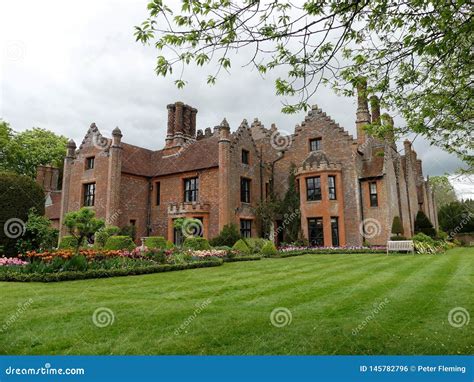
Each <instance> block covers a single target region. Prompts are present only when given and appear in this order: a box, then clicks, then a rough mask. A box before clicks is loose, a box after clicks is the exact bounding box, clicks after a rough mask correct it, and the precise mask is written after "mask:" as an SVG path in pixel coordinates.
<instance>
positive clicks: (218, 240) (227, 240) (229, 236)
mask: <svg viewBox="0 0 474 382" xmlns="http://www.w3.org/2000/svg"><path fill="white" fill-rule="evenodd" d="M239 239H240V232H239V230H238V228H237V226H236V225H235V224H226V225H225V226H224V227H222V231H221V232H220V233H219V235H218V236H216V237H214V238H212V239H211V240H209V244H210V245H211V246H213V247H222V246H228V247H232V246H233V245H234V244H235V243H236V242H237V241H238V240H239Z"/></svg>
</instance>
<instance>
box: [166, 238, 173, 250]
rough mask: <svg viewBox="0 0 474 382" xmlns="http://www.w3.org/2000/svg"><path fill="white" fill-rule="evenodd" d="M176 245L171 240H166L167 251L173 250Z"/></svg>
mask: <svg viewBox="0 0 474 382" xmlns="http://www.w3.org/2000/svg"><path fill="white" fill-rule="evenodd" d="M173 248H174V244H173V242H172V241H171V240H166V249H173Z"/></svg>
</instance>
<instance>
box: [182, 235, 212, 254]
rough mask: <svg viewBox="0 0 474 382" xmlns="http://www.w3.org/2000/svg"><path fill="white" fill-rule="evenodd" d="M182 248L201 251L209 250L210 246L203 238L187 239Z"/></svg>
mask: <svg viewBox="0 0 474 382" xmlns="http://www.w3.org/2000/svg"><path fill="white" fill-rule="evenodd" d="M183 248H185V249H193V250H195V251H203V250H206V249H211V245H210V244H209V242H208V241H207V239H204V238H203V237H187V238H186V240H184V243H183Z"/></svg>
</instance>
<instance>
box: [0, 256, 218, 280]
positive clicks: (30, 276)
mask: <svg viewBox="0 0 474 382" xmlns="http://www.w3.org/2000/svg"><path fill="white" fill-rule="evenodd" d="M222 264H223V261H222V260H221V259H213V260H206V261H199V262H195V263H189V264H164V265H150V266H146V267H137V268H128V269H127V268H124V269H91V270H88V271H83V272H80V271H69V272H58V273H44V274H42V273H19V272H15V271H7V272H0V281H21V282H44V283H49V282H56V281H70V280H85V279H98V278H108V277H120V276H134V275H146V274H150V273H160V272H171V271H180V270H185V269H196V268H207V267H217V266H219V265H222Z"/></svg>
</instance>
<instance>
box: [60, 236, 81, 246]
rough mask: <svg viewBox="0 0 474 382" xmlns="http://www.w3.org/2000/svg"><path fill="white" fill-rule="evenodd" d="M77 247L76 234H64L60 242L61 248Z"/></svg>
mask: <svg viewBox="0 0 474 382" xmlns="http://www.w3.org/2000/svg"><path fill="white" fill-rule="evenodd" d="M76 247H77V239H76V238H75V237H74V236H63V237H62V238H61V241H60V242H59V249H74V248H76Z"/></svg>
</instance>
